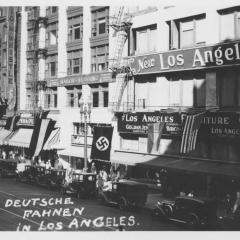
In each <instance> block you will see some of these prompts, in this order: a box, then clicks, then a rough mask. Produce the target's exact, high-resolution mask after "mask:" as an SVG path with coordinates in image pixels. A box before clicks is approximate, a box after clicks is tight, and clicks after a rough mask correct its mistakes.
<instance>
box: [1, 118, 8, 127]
mask: <svg viewBox="0 0 240 240" xmlns="http://www.w3.org/2000/svg"><path fill="white" fill-rule="evenodd" d="M6 124H7V119H0V127H5V126H6Z"/></svg>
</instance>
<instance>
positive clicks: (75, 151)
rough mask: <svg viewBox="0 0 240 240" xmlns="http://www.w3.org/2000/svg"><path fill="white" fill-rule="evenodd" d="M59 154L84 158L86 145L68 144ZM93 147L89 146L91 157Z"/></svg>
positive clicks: (88, 151)
mask: <svg viewBox="0 0 240 240" xmlns="http://www.w3.org/2000/svg"><path fill="white" fill-rule="evenodd" d="M58 154H59V155H64V156H72V157H79V158H84V146H68V147H67V148H66V149H64V150H59V151H58ZM90 155H91V147H88V148H87V157H88V158H90Z"/></svg>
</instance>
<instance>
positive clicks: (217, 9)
mask: <svg viewBox="0 0 240 240" xmlns="http://www.w3.org/2000/svg"><path fill="white" fill-rule="evenodd" d="M239 12H240V8H239V6H232V5H230V4H225V3H224V4H223V3H219V4H215V5H210V6H198V7H197V8H196V7H195V6H191V5H189V6H188V7H186V6H165V5H164V6H163V5H157V6H151V7H143V8H141V6H139V7H131V8H130V7H126V6H119V7H118V6H92V7H87V6H79V7H76V6H75V7H70V6H67V7H65V6H40V7H39V6H36V7H22V8H21V14H19V15H18V14H16V16H18V19H19V21H18V24H17V26H18V29H19V33H18V34H17V36H18V37H17V38H16V39H17V41H18V44H16V46H18V48H17V51H20V53H21V54H17V55H16V56H18V58H19V62H18V65H17V66H18V67H16V68H15V69H18V70H17V71H19V72H18V73H17V74H15V80H14V81H13V82H14V83H16V87H15V89H16V101H15V102H16V104H15V108H16V110H18V111H20V112H30V113H33V114H34V113H36V112H37V111H39V110H41V109H44V110H49V111H50V113H49V117H51V118H52V119H54V120H56V121H57V127H59V128H60V129H61V131H60V144H59V145H58V147H57V148H56V149H57V152H58V155H59V156H60V157H61V158H63V159H64V160H66V161H68V162H70V163H71V165H72V167H73V168H82V167H83V158H84V128H83V126H84V125H83V121H84V114H87V121H88V136H87V149H88V151H87V154H88V158H90V152H91V142H92V129H93V126H95V125H112V126H113V127H114V132H113V141H112V153H111V162H113V163H116V164H124V165H128V166H132V167H129V169H128V170H129V174H131V176H132V177H136V178H145V177H147V178H151V176H152V178H154V174H155V172H156V171H161V170H163V169H164V170H165V169H166V170H167V171H168V172H169V175H171V174H172V176H173V177H172V179H173V180H172V181H176V179H182V180H184V181H182V182H181V181H178V180H177V181H178V182H179V184H178V185H179V186H178V190H179V189H180V188H182V187H183V186H184V185H185V183H186V182H189V180H188V176H193V175H194V176H195V181H193V184H192V185H191V186H189V187H188V188H196V186H197V185H199V187H197V188H196V191H201V192H207V193H210V192H211V188H213V187H212V186H216V184H217V183H218V185H219V184H220V185H221V184H222V186H224V187H222V188H223V189H228V188H229V186H230V188H231V189H232V191H233V189H235V188H236V187H237V186H238V181H239V175H240V169H239V154H240V153H239V148H238V143H239V137H240V125H239V119H240V118H239V104H240V100H239V86H240V85H239V83H238V82H239V76H240V75H239V64H240V50H239V48H240V46H239V38H240V32H239V24H240V21H239V19H240V14H239ZM9 14H11V11H10V13H9ZM4 19H5V18H4V17H2V18H1V22H0V23H1V25H0V27H2V28H3V33H4V26H5V25H4V24H5V23H4V21H5V20H4ZM8 24H11V21H10V22H8ZM3 37H4V36H3ZM5 38H6V37H5ZM4 44H5V43H4V40H2V46H1V53H2V54H3V55H4V56H5V57H3V61H2V64H4V62H5V63H8V65H9V64H10V63H11V61H10V62H9V61H6V59H7V58H6V57H7V56H8V57H10V58H11V56H9V55H7V54H9V53H7V51H9V50H8V49H9V48H7V47H6V46H5V45H4ZM4 46H5V48H4ZM19 49H20V50H19ZM17 51H16V49H15V52H17ZM9 52H10V51H9ZM8 69H11V66H8ZM4 71H5V68H4V66H2V67H1V78H2V79H5V77H6V74H9V71H8V72H7V71H5V72H4ZM4 74H5V75H4ZM9 76H10V78H9V77H8V78H6V79H5V80H3V81H1V84H2V83H3V82H6V81H8V84H9V86H12V89H13V90H14V85H13V84H12V83H11V75H9ZM7 79H8V80H7ZM17 83H19V84H17ZM3 89H4V87H3V86H2V85H1V97H5V95H4V93H2V91H3ZM4 91H5V94H6V93H11V91H8V90H4ZM81 103H84V104H87V106H88V107H89V106H91V108H90V109H89V108H88V109H87V111H86V113H84V112H83V111H81V113H80V110H81V107H80V105H81ZM88 103H89V104H88ZM90 103H91V104H90ZM193 111H195V112H202V111H204V112H206V115H205V117H204V120H203V122H202V124H201V128H200V130H199V134H198V139H197V146H196V150H195V151H193V152H191V153H190V154H188V155H183V154H181V152H180V146H181V139H182V135H183V123H184V119H185V117H186V115H187V114H188V113H191V112H193ZM154 122H165V126H164V129H163V132H162V136H161V140H160V144H159V148H158V149H155V150H154V151H152V152H149V151H148V150H147V144H148V139H147V134H148V124H150V123H154ZM174 179H175V180H174ZM169 181H171V179H170V180H169ZM216 182H217V183H216ZM199 183H200V184H199ZM215 189H219V186H217V187H215ZM188 190H189V189H188ZM224 191H225V190H224ZM221 194H222V193H221Z"/></svg>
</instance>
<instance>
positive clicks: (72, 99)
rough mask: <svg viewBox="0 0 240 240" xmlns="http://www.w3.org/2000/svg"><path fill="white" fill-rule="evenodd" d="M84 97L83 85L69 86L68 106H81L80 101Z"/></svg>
mask: <svg viewBox="0 0 240 240" xmlns="http://www.w3.org/2000/svg"><path fill="white" fill-rule="evenodd" d="M81 97H82V87H81V86H76V87H67V107H80V105H79V101H80V99H81Z"/></svg>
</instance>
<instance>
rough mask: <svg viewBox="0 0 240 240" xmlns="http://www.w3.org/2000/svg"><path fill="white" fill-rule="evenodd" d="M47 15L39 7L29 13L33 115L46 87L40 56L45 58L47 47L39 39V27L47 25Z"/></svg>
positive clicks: (28, 48)
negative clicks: (42, 77) (39, 95)
mask: <svg viewBox="0 0 240 240" xmlns="http://www.w3.org/2000/svg"><path fill="white" fill-rule="evenodd" d="M46 24H47V17H45V16H44V17H43V16H41V14H40V10H39V7H32V8H30V9H29V13H28V26H29V28H31V29H32V30H33V31H32V32H33V34H32V38H31V39H32V40H31V42H28V44H27V57H28V59H32V62H33V65H32V74H31V75H28V79H27V81H28V85H30V89H31V92H32V99H31V104H30V108H31V110H32V111H33V115H34V116H36V113H37V112H38V111H39V106H38V102H39V97H38V93H39V90H42V89H45V87H46V81H44V80H42V79H39V58H45V56H46V53H47V49H46V47H45V43H42V42H40V41H39V29H40V25H43V26H46Z"/></svg>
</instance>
